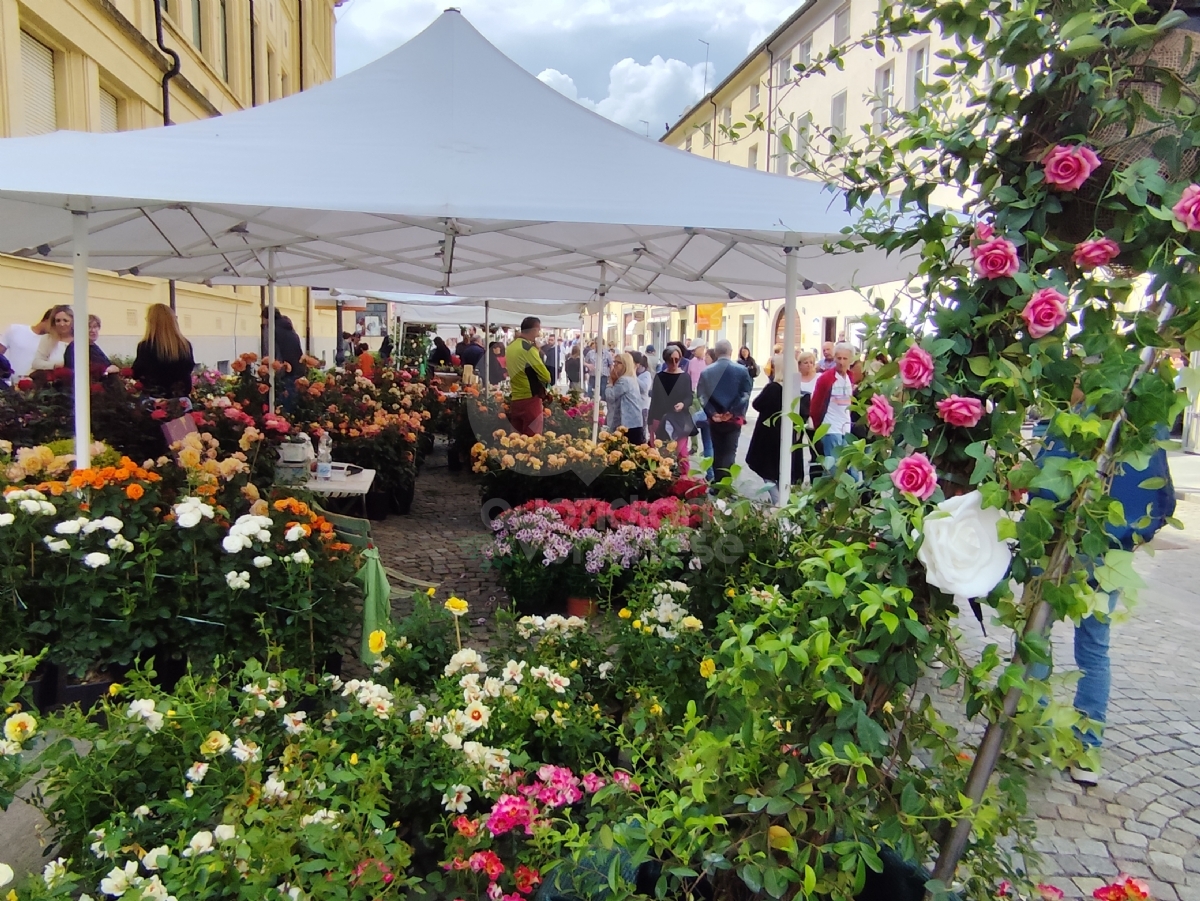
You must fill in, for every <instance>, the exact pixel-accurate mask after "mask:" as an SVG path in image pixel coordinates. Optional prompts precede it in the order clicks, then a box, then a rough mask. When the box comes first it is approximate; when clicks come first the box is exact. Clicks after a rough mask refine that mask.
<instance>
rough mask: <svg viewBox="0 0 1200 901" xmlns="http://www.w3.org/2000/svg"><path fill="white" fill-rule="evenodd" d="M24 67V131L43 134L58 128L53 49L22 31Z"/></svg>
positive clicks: (22, 66) (22, 63) (22, 68)
mask: <svg viewBox="0 0 1200 901" xmlns="http://www.w3.org/2000/svg"><path fill="white" fill-rule="evenodd" d="M21 71H22V74H23V75H24V76H25V133H26V134H29V135H44V134H47V133H49V132H52V131H56V130H57V129H58V104H57V98H56V97H55V95H54V51H53V50H51V49H50V48H49V47H47V46H46V45H45V44H43V43H42V42H41V41H38V40H35V39H34V38H31V37H30V36H29V35H27V34H26V33H25V32H23V31H22V32H21Z"/></svg>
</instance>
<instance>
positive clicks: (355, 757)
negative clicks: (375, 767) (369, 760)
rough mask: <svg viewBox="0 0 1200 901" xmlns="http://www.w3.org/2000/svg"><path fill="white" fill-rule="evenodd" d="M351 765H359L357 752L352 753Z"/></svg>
mask: <svg viewBox="0 0 1200 901" xmlns="http://www.w3.org/2000/svg"><path fill="white" fill-rule="evenodd" d="M350 766H358V755H357V754H351V755H350Z"/></svg>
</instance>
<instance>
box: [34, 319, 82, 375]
mask: <svg viewBox="0 0 1200 901" xmlns="http://www.w3.org/2000/svg"><path fill="white" fill-rule="evenodd" d="M74 333H75V314H74V313H73V312H72V311H71V308H70V307H68V306H63V305H61V304H60V305H59V306H56V307H55V308H54V312H53V313H52V314H51V315H50V328H48V329H47V330H46V334H44V335H42V340H41V341H39V342H38V349H37V353H35V354H34V355H33V366H32V367H31V369H34V370H36V369H59V368H61V367H62V365H63V354H64V353H66V351H67V345H68V344H70V343H71V339H72V337H74Z"/></svg>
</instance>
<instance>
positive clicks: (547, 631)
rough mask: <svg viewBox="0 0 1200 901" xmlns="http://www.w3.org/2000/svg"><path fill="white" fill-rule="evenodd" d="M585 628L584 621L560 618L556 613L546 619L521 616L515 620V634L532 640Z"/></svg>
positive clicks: (571, 617) (575, 618)
mask: <svg viewBox="0 0 1200 901" xmlns="http://www.w3.org/2000/svg"><path fill="white" fill-rule="evenodd" d="M586 628H587V620H586V619H583V618H581V617H578V616H560V615H559V614H557V613H552V614H550V616H547V617H541V616H522V617H521V618H520V619H519V620H517V634H518V635H520V636H521V637H522V638H532V637H533V636H534V635H565V634H567V633H569V632H572V631H575V630H578V629H586Z"/></svg>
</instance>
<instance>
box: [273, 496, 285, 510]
mask: <svg viewBox="0 0 1200 901" xmlns="http://www.w3.org/2000/svg"><path fill="white" fill-rule="evenodd" d="M271 506H272V507H274V508H275V509H276V510H278V511H279V512H280V513H282V512H283V511H284V510H286V509H287V506H288V498H283V499H282V500H278V501H276V502H275V503H273V504H272V505H271Z"/></svg>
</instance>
